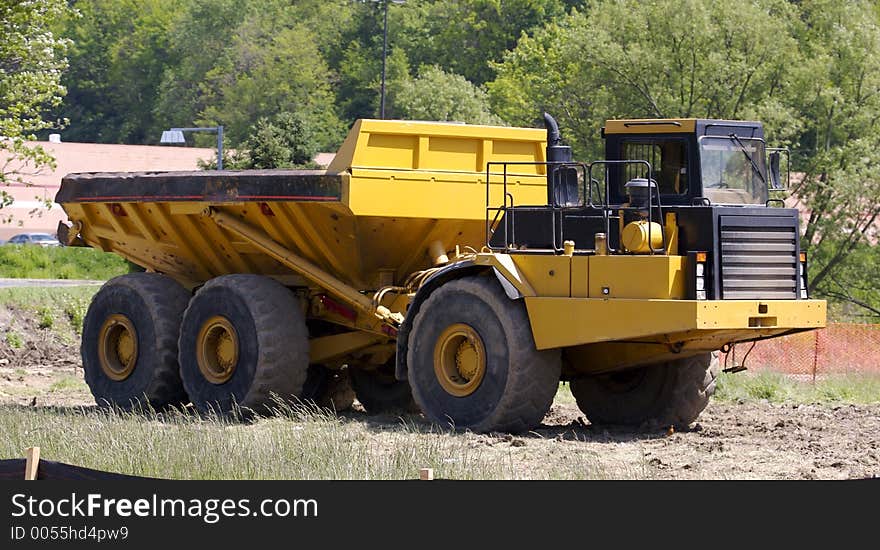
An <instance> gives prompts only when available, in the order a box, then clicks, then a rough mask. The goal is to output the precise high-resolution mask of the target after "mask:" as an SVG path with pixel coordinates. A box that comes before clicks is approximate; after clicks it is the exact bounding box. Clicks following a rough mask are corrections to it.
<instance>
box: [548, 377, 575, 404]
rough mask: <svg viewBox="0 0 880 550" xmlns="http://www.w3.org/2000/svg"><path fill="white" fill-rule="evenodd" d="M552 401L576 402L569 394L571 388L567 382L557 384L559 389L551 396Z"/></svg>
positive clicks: (560, 402)
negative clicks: (554, 395)
mask: <svg viewBox="0 0 880 550" xmlns="http://www.w3.org/2000/svg"><path fill="white" fill-rule="evenodd" d="M553 402H554V403H559V404H566V405H574V404H575V403H577V401H576V400H575V398H574V396H573V395H572V394H571V388H570V387H569V385H568V383H567V382H562V383H560V384H559V389H558V390H556V397H554V398H553Z"/></svg>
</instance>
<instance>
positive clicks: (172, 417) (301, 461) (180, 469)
mask: <svg viewBox="0 0 880 550" xmlns="http://www.w3.org/2000/svg"><path fill="white" fill-rule="evenodd" d="M489 440H491V438H489V437H487V436H475V435H473V434H469V433H452V432H446V431H441V430H439V429H437V428H432V427H430V426H428V425H423V424H420V423H417V422H415V421H413V420H402V421H401V422H399V423H398V424H395V425H391V424H378V425H377V424H375V423H372V422H368V421H364V420H362V419H358V420H348V419H346V418H344V417H337V416H335V415H333V414H331V413H328V412H324V411H321V410H316V409H313V408H299V407H281V408H280V411H279V414H278V416H277V417H273V418H267V419H258V420H256V421H255V422H252V423H243V422H236V421H233V420H229V419H225V418H217V417H200V416H197V415H195V414H193V413H192V412H189V411H175V412H171V413H163V414H157V413H155V412H151V411H148V412H144V413H122V412H117V411H112V410H98V409H84V408H82V409H43V408H30V407H21V406H2V407H0V457H15V456H21V454H22V452H23V450H24V449H26V448H27V447H29V446H33V445H38V446H40V448H41V453H42V456H44V457H46V458H47V459H51V460H58V461H62V462H68V463H72V464H77V465H81V466H85V467H89V468H97V469H100V470H107V471H112V472H120V473H126V474H132V475H142V476H150V477H161V478H174V479H415V478H417V477H418V472H419V468H433V469H434V475H435V476H436V477H438V478H454V479H498V478H519V477H523V476H529V477H533V478H540V479H546V478H563V479H572V478H589V479H595V478H597V477H598V478H601V477H620V476H621V475H626V474H625V473H621V472H616V471H615V472H610V473H609V472H605V471H604V470H603V469H602V468H601V467H600V466H598V458H597V457H595V456H594V455H592V454H590V453H575V452H566V449H569V447H562V446H561V447H560V448H559V452H557V453H554V454H553V455H552V458H551V457H548V459H547V460H545V461H542V462H541V464H540V465H539V466H538V467H537V468H538V469H530V470H524V469H523V468H522V467H521V466H522V461H523V460H525V459H527V457H528V456H529V455H528V453H529V452H534V450H532V445H535V443H532V442H529V443H528V444H527V445H526V446H512V445H510V444H509V443H505V442H499V441H500V440H497V439H496V440H495V444H494V445H487V444H486V442H487V441H489ZM533 441H534V440H533ZM560 445H562V444H560ZM642 473H643V472H640V471H633V472H629V474H630V475H631V476H632V477H637V476H639V475H642ZM628 477H629V476H628Z"/></svg>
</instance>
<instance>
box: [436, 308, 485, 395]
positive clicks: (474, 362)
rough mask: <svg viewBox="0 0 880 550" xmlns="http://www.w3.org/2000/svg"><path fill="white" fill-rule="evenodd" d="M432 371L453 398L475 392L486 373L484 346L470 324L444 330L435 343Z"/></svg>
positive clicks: (456, 325) (457, 324)
mask: <svg viewBox="0 0 880 550" xmlns="http://www.w3.org/2000/svg"><path fill="white" fill-rule="evenodd" d="M434 373H435V374H436V376H437V381H438V382H439V383H440V386H442V387H443V389H444V390H446V392H448V393H449V394H450V395H454V396H456V397H466V396H468V395H471V394H472V393H474V392H475V391H476V390H477V388H479V387H480V384H481V383H482V381H483V378H484V377H485V375H486V348H485V346H484V345H483V340H482V338H480V335H479V334H478V333H477V331H476V330H474V328H473V327H471V326H470V325H466V324H464V323H456V324H454V325H451V326H449V327H447V328H446V330H444V331H443V332H442V333H441V334H440V336H439V338H437V342H436V344H435V346H434Z"/></svg>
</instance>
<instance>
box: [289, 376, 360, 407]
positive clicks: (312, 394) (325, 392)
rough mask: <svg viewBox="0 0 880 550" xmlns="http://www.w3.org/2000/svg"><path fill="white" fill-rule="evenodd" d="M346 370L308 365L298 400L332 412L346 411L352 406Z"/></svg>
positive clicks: (352, 400) (350, 389) (350, 387)
mask: <svg viewBox="0 0 880 550" xmlns="http://www.w3.org/2000/svg"><path fill="white" fill-rule="evenodd" d="M348 373H349V371H348V369H345V370H341V371H340V370H334V369H328V368H327V367H325V366H323V365H317V364H315V365H309V370H308V375H307V376H306V381H305V384H304V385H303V390H302V394H301V396H300V399H301V400H302V401H303V402H305V403H311V404H313V405H317V406H318V407H321V408H324V409H329V410H331V411H333V412H337V413H339V412H343V411H347V410H348V409H350V408H351V406H352V405H353V404H354V399H355V394H354V389H352V384H351V379H350V376H349V374H348Z"/></svg>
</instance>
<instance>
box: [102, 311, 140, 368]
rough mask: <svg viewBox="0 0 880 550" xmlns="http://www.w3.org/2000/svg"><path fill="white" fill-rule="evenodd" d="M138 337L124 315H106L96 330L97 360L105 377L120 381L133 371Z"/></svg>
mask: <svg viewBox="0 0 880 550" xmlns="http://www.w3.org/2000/svg"><path fill="white" fill-rule="evenodd" d="M137 357H138V339H137V331H135V329H134V324H132V322H131V320H130V319H129V318H128V317H126V316H125V315H122V314H119V313H115V314H113V315H110V316H109V317H107V319H106V320H105V321H104V324H103V325H101V330H100V331H99V332H98V362H99V363H100V364H101V370H103V371H104V374H106V375H107V378H109V379H111V380H115V381H117V382H121V381H122V380H125V379H126V378H128V377H129V376H131V373H132V371H134V366H135V365H136V364H137Z"/></svg>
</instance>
